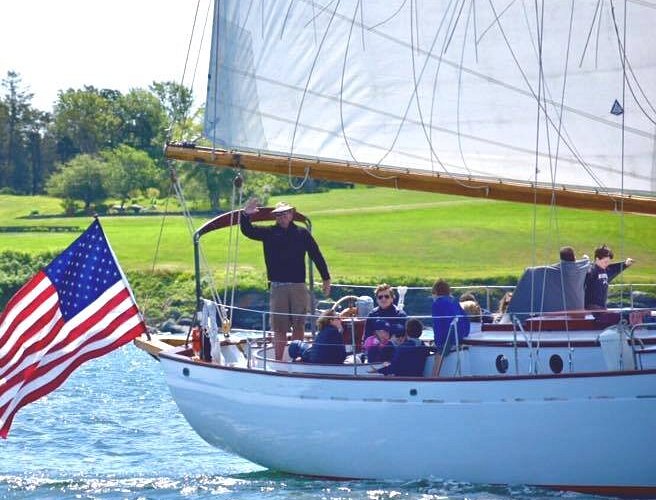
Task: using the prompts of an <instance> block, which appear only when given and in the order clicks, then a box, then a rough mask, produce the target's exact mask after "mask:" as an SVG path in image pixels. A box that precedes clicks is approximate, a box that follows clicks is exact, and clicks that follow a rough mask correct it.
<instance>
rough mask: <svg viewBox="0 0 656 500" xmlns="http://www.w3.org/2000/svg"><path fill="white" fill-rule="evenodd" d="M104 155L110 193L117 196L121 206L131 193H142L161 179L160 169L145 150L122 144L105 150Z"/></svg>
mask: <svg viewBox="0 0 656 500" xmlns="http://www.w3.org/2000/svg"><path fill="white" fill-rule="evenodd" d="M102 157H103V158H104V160H105V162H106V166H105V167H104V168H105V169H106V172H107V190H108V193H109V194H110V195H112V196H115V197H117V198H118V199H119V200H120V201H121V206H122V205H123V204H124V203H125V201H126V200H127V199H128V198H130V196H131V193H135V192H136V193H137V194H138V195H141V194H143V193H145V191H146V189H148V188H152V187H154V186H157V185H158V183H159V181H160V171H159V170H158V169H157V166H156V165H155V162H154V161H153V159H152V158H151V157H150V156H148V154H147V153H146V152H145V151H139V150H137V149H134V148H132V147H130V146H127V145H125V144H122V145H120V146H118V147H117V148H115V149H113V150H111V151H103V153H102Z"/></svg>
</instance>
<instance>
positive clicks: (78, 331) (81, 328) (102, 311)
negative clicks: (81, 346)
mask: <svg viewBox="0 0 656 500" xmlns="http://www.w3.org/2000/svg"><path fill="white" fill-rule="evenodd" d="M129 296H130V294H129V293H128V291H127V290H126V289H125V288H121V289H120V290H119V291H118V292H116V295H114V296H113V297H111V298H110V299H109V300H108V301H107V302H106V303H105V304H103V305H102V306H101V307H100V308H99V309H98V310H97V311H96V312H94V313H93V314H92V315H90V316H89V317H88V318H87V319H85V320H84V321H83V322H81V323H80V324H79V325H77V326H76V327H75V328H73V329H72V330H71V331H70V332H69V333H68V334H67V335H66V338H65V339H62V340H61V341H60V342H59V343H58V344H57V345H54V346H52V347H51V348H50V349H48V352H53V351H57V350H59V349H61V348H62V346H65V345H66V344H68V343H70V342H71V341H73V340H75V339H77V338H78V337H81V336H82V335H84V334H85V333H86V332H88V331H89V330H90V329H91V328H93V327H94V326H95V325H96V324H97V323H98V322H99V321H100V320H101V319H102V318H103V317H105V316H106V315H107V314H108V313H109V312H111V311H112V310H113V309H114V308H115V307H117V306H118V305H119V304H120V303H121V302H123V301H124V300H125V299H127V298H128V297H129Z"/></svg>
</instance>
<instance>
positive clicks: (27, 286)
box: [0, 271, 46, 340]
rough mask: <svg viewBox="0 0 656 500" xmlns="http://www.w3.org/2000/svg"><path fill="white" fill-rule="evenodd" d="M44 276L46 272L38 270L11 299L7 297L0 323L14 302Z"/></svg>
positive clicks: (18, 300) (36, 284)
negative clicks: (7, 300)
mask: <svg viewBox="0 0 656 500" xmlns="http://www.w3.org/2000/svg"><path fill="white" fill-rule="evenodd" d="M44 278H46V273H44V272H43V271H39V272H38V273H36V274H35V275H34V276H33V277H32V279H30V281H28V282H27V283H25V284H24V285H23V286H22V287H20V289H19V290H18V291H17V292H16V293H15V294H14V295H13V296H12V297H11V299H9V302H7V305H6V306H5V310H4V312H3V313H2V314H0V325H1V324H2V322H3V321H4V320H5V317H6V316H7V314H9V311H11V309H12V308H13V307H14V306H15V305H16V303H17V302H20V301H21V300H22V299H23V297H25V296H26V295H28V294H29V293H30V292H31V291H32V290H34V289H35V288H36V287H37V286H38V284H39V283H40V282H41V281H42V280H43V279H44ZM0 340H1V339H0Z"/></svg>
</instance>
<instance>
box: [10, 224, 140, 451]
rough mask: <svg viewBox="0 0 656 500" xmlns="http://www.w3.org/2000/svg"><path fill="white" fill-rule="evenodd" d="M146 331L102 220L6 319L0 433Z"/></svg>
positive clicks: (25, 290) (25, 291)
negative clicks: (90, 364)
mask: <svg viewBox="0 0 656 500" xmlns="http://www.w3.org/2000/svg"><path fill="white" fill-rule="evenodd" d="M145 331H146V325H145V324H144V321H143V319H142V317H141V314H140V313H139V311H138V309H137V306H136V304H135V302H134V299H133V297H132V292H131V290H130V286H129V284H128V282H127V280H126V279H125V276H124V275H123V272H122V271H121V268H120V267H119V265H118V262H117V260H116V257H115V256H114V253H113V252H112V249H111V248H110V246H109V243H108V241H107V239H106V238H105V234H104V232H103V230H102V227H101V226H100V222H98V220H95V221H94V222H93V223H92V224H91V226H89V228H88V229H87V230H86V231H85V232H84V233H83V234H82V235H81V236H80V237H79V238H78V239H77V240H75V242H73V244H72V245H71V246H69V247H68V248H67V249H66V250H64V252H63V253H62V254H61V255H59V256H58V257H57V258H56V259H55V260H53V261H52V262H51V263H50V264H48V266H46V267H45V268H44V269H42V270H41V271H39V272H38V273H37V274H36V276H34V277H33V278H32V279H31V280H30V281H29V282H27V283H26V284H25V285H24V286H23V287H22V288H21V289H20V290H19V291H18V292H17V293H16V295H14V296H13V297H12V298H11V299H10V300H9V303H8V304H7V307H6V308H5V311H4V313H3V314H2V315H1V316H0V437H2V438H6V437H7V434H8V433H9V428H10V426H11V423H12V421H13V419H14V416H15V415H16V412H17V411H18V410H19V409H20V408H22V407H23V406H25V405H26V404H28V403H31V402H33V401H36V400H37V399H39V398H40V397H42V396H45V395H46V394H48V393H49V392H51V391H53V390H55V389H56V388H57V387H59V386H60V385H61V384H63V383H64V381H65V380H66V378H67V377H68V376H69V375H70V374H71V373H72V372H73V370H75V369H76V368H77V367H78V366H80V365H81V364H82V363H84V362H85V361H87V360H89V359H93V358H97V357H99V356H102V355H103V354H106V353H108V352H110V351H112V350H114V349H116V348H118V347H120V346H122V345H124V344H126V343H128V342H130V341H131V340H132V339H134V338H135V337H137V336H139V335H140V334H141V333H143V332H145Z"/></svg>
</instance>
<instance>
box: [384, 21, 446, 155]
mask: <svg viewBox="0 0 656 500" xmlns="http://www.w3.org/2000/svg"><path fill="white" fill-rule="evenodd" d="M410 16H412V12H410ZM436 41H437V36H435V37H434V38H433V43H432V44H431V49H430V50H431V52H429V53H428V54H427V57H426V59H425V61H424V64H423V66H422V68H421V72H420V73H419V79H417V77H416V76H415V75H416V69H413V79H414V88H413V89H412V94H411V95H410V97H409V99H408V104H407V105H406V108H405V111H404V113H403V117H402V119H401V122H400V123H399V126H398V128H397V130H396V134H395V136H394V139H393V140H392V143H391V144H390V146H389V147H388V148H387V152H385V154H384V155H383V156H382V157H381V158H380V159H379V160H378V161H377V162H376V163H375V165H380V164H381V163H382V162H383V161H384V160H385V158H387V156H388V155H389V154H390V153H391V152H392V150H393V149H394V146H395V145H396V141H398V139H399V136H400V135H401V130H402V129H403V126H404V125H405V123H406V121H407V119H408V113H409V112H410V107H411V106H412V103H413V101H415V100H416V99H417V94H418V92H417V90H418V87H419V81H421V79H422V78H423V75H424V71H425V70H426V68H427V67H428V61H429V59H430V57H429V56H430V54H432V49H433V47H434V45H435V42H436ZM409 49H410V53H411V57H412V60H413V68H414V57H415V47H414V46H413V45H412V38H411V40H410V47H409ZM422 116H423V115H422ZM421 121H422V122H423V119H422V120H421Z"/></svg>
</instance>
